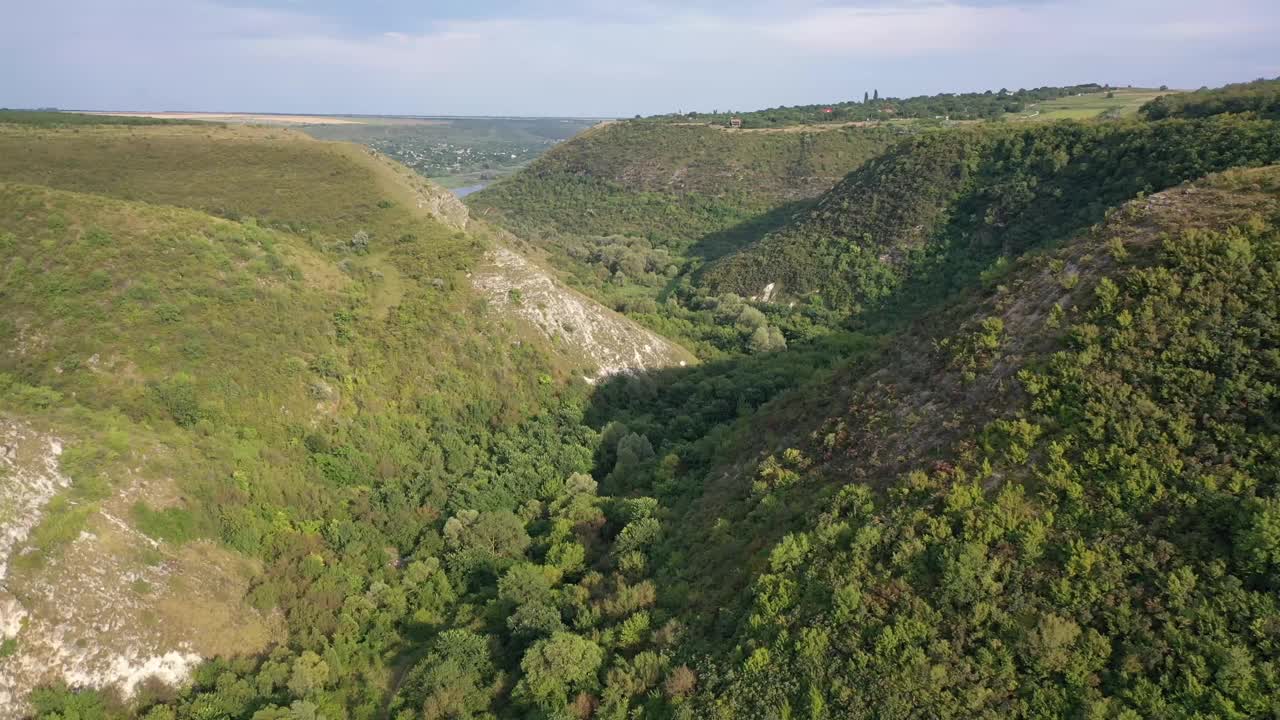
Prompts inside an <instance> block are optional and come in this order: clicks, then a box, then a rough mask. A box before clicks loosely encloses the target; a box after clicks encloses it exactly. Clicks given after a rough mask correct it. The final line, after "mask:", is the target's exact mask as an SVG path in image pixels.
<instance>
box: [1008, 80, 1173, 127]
mask: <svg viewBox="0 0 1280 720" xmlns="http://www.w3.org/2000/svg"><path fill="white" fill-rule="evenodd" d="M1168 94H1169V91H1168V90H1154V89H1150V88H1123V89H1117V90H1112V91H1109V92H1099V93H1089V94H1086V95H1073V96H1071V97H1064V98H1056V99H1054V100H1045V101H1044V102H1040V103H1035V104H1031V105H1028V106H1027V107H1026V109H1025V110H1023V111H1022V112H1020V113H1009V114H1007V115H1006V116H1005V118H1006V119H1008V120H1035V121H1046V120H1048V121H1052V120H1091V119H1093V118H1098V117H1103V116H1106V117H1113V118H1114V117H1125V116H1130V115H1137V114H1138V108H1140V107H1142V104H1143V103H1146V102H1149V101H1151V100H1154V99H1156V98H1157V97H1159V96H1161V95H1168Z"/></svg>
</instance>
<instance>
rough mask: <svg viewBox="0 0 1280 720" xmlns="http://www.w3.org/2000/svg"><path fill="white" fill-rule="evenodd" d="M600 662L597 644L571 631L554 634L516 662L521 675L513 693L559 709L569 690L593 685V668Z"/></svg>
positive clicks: (528, 700)
mask: <svg viewBox="0 0 1280 720" xmlns="http://www.w3.org/2000/svg"><path fill="white" fill-rule="evenodd" d="M603 661H604V651H603V650H601V649H600V646H599V645H597V644H595V643H593V642H591V641H590V640H588V639H586V638H584V637H581V636H579V635H574V634H573V633H567V632H558V633H555V634H553V635H552V636H551V637H550V638H548V639H546V640H539V641H538V642H536V643H534V644H533V646H532V647H530V648H529V650H528V652H526V653H525V654H524V659H522V660H521V661H520V670H521V671H522V672H523V674H524V677H523V678H521V680H520V682H519V684H517V685H516V689H515V695H516V696H517V697H520V698H522V699H524V700H525V701H527V702H529V703H531V704H535V705H538V706H540V707H543V708H546V709H555V708H562V707H564V706H565V705H566V704H567V700H568V697H567V696H568V694H569V693H570V692H574V691H582V690H590V689H592V688H593V687H594V686H595V684H596V671H597V670H598V669H599V668H600V663H601V662H603Z"/></svg>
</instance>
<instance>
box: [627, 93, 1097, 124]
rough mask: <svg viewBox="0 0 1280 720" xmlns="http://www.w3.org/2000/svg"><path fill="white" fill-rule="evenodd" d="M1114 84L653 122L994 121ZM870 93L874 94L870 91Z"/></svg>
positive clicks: (699, 115)
mask: <svg viewBox="0 0 1280 720" xmlns="http://www.w3.org/2000/svg"><path fill="white" fill-rule="evenodd" d="M1107 89H1109V86H1106V85H1098V84H1096V83H1088V84H1084V85H1071V86H1067V87H1040V88H1034V89H1031V90H1025V89H1020V90H1013V91H1010V90H1007V89H1000V90H998V91H992V90H987V91H986V92H980V93H978V92H974V93H940V94H938V95H916V96H913V97H907V98H896V97H880V94H879V91H874V95H873V96H868V97H866V98H864V99H863V100H861V101H859V100H857V99H850V100H844V101H840V102H835V103H827V104H819V105H795V106H791V107H785V106H784V107H776V108H769V109H767V110H751V111H747V112H731V111H730V112H712V113H705V112H689V113H676V114H672V115H656V116H653V117H650V118H648V120H649V121H651V122H699V123H714V124H717V125H726V126H727V125H728V124H729V121H730V120H732V119H735V118H736V119H737V120H738V121H739V122H741V125H742V127H743V128H769V127H781V126H787V125H796V124H812V123H841V122H866V121H872V120H898V119H930V120H932V119H943V118H945V119H948V120H995V119H999V118H1000V117H1002V116H1004V115H1005V114H1006V113H1020V112H1022V111H1023V110H1025V109H1026V107H1027V106H1028V105H1029V104H1032V103H1036V102H1041V101H1044V100H1053V99H1056V98H1063V97H1070V96H1072V95H1081V94H1090V93H1098V92H1104V91H1106V90H1107ZM868 92H869V93H871V92H872V91H870V90H869V91H868Z"/></svg>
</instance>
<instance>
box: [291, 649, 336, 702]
mask: <svg viewBox="0 0 1280 720" xmlns="http://www.w3.org/2000/svg"><path fill="white" fill-rule="evenodd" d="M328 684H329V664H328V663H326V662H325V661H324V659H323V658H321V657H320V656H319V655H317V654H315V653H313V652H311V651H310V650H307V651H306V652H304V653H302V654H301V655H299V656H298V659H297V660H294V661H293V672H292V673H290V675H289V692H291V693H293V694H294V695H295V696H297V697H306V696H307V695H309V694H311V693H313V692H315V691H317V690H323V689H324V687H325V686H326V685H328Z"/></svg>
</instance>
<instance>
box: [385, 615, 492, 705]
mask: <svg viewBox="0 0 1280 720" xmlns="http://www.w3.org/2000/svg"><path fill="white" fill-rule="evenodd" d="M492 674H493V661H492V660H491V659H490V656H489V645H488V642H487V641H486V640H485V639H484V637H482V636H480V635H477V634H475V633H473V632H471V631H470V630H448V631H446V632H443V633H440V636H439V637H438V638H436V641H435V644H434V645H433V647H432V649H431V652H430V653H428V654H427V655H426V657H424V658H423V659H422V660H420V661H419V662H418V664H417V665H415V666H414V667H413V670H411V671H410V672H409V675H408V676H407V677H406V678H405V682H404V686H403V688H402V690H401V693H402V696H403V698H404V701H405V702H406V703H407V704H408V705H410V706H412V707H421V708H422V717H423V719H424V720H437V718H440V719H442V718H470V717H476V716H478V715H479V714H480V713H482V712H484V711H485V710H486V709H487V708H488V706H489V700H490V690H489V687H488V685H489V681H490V678H491V676H492Z"/></svg>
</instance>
